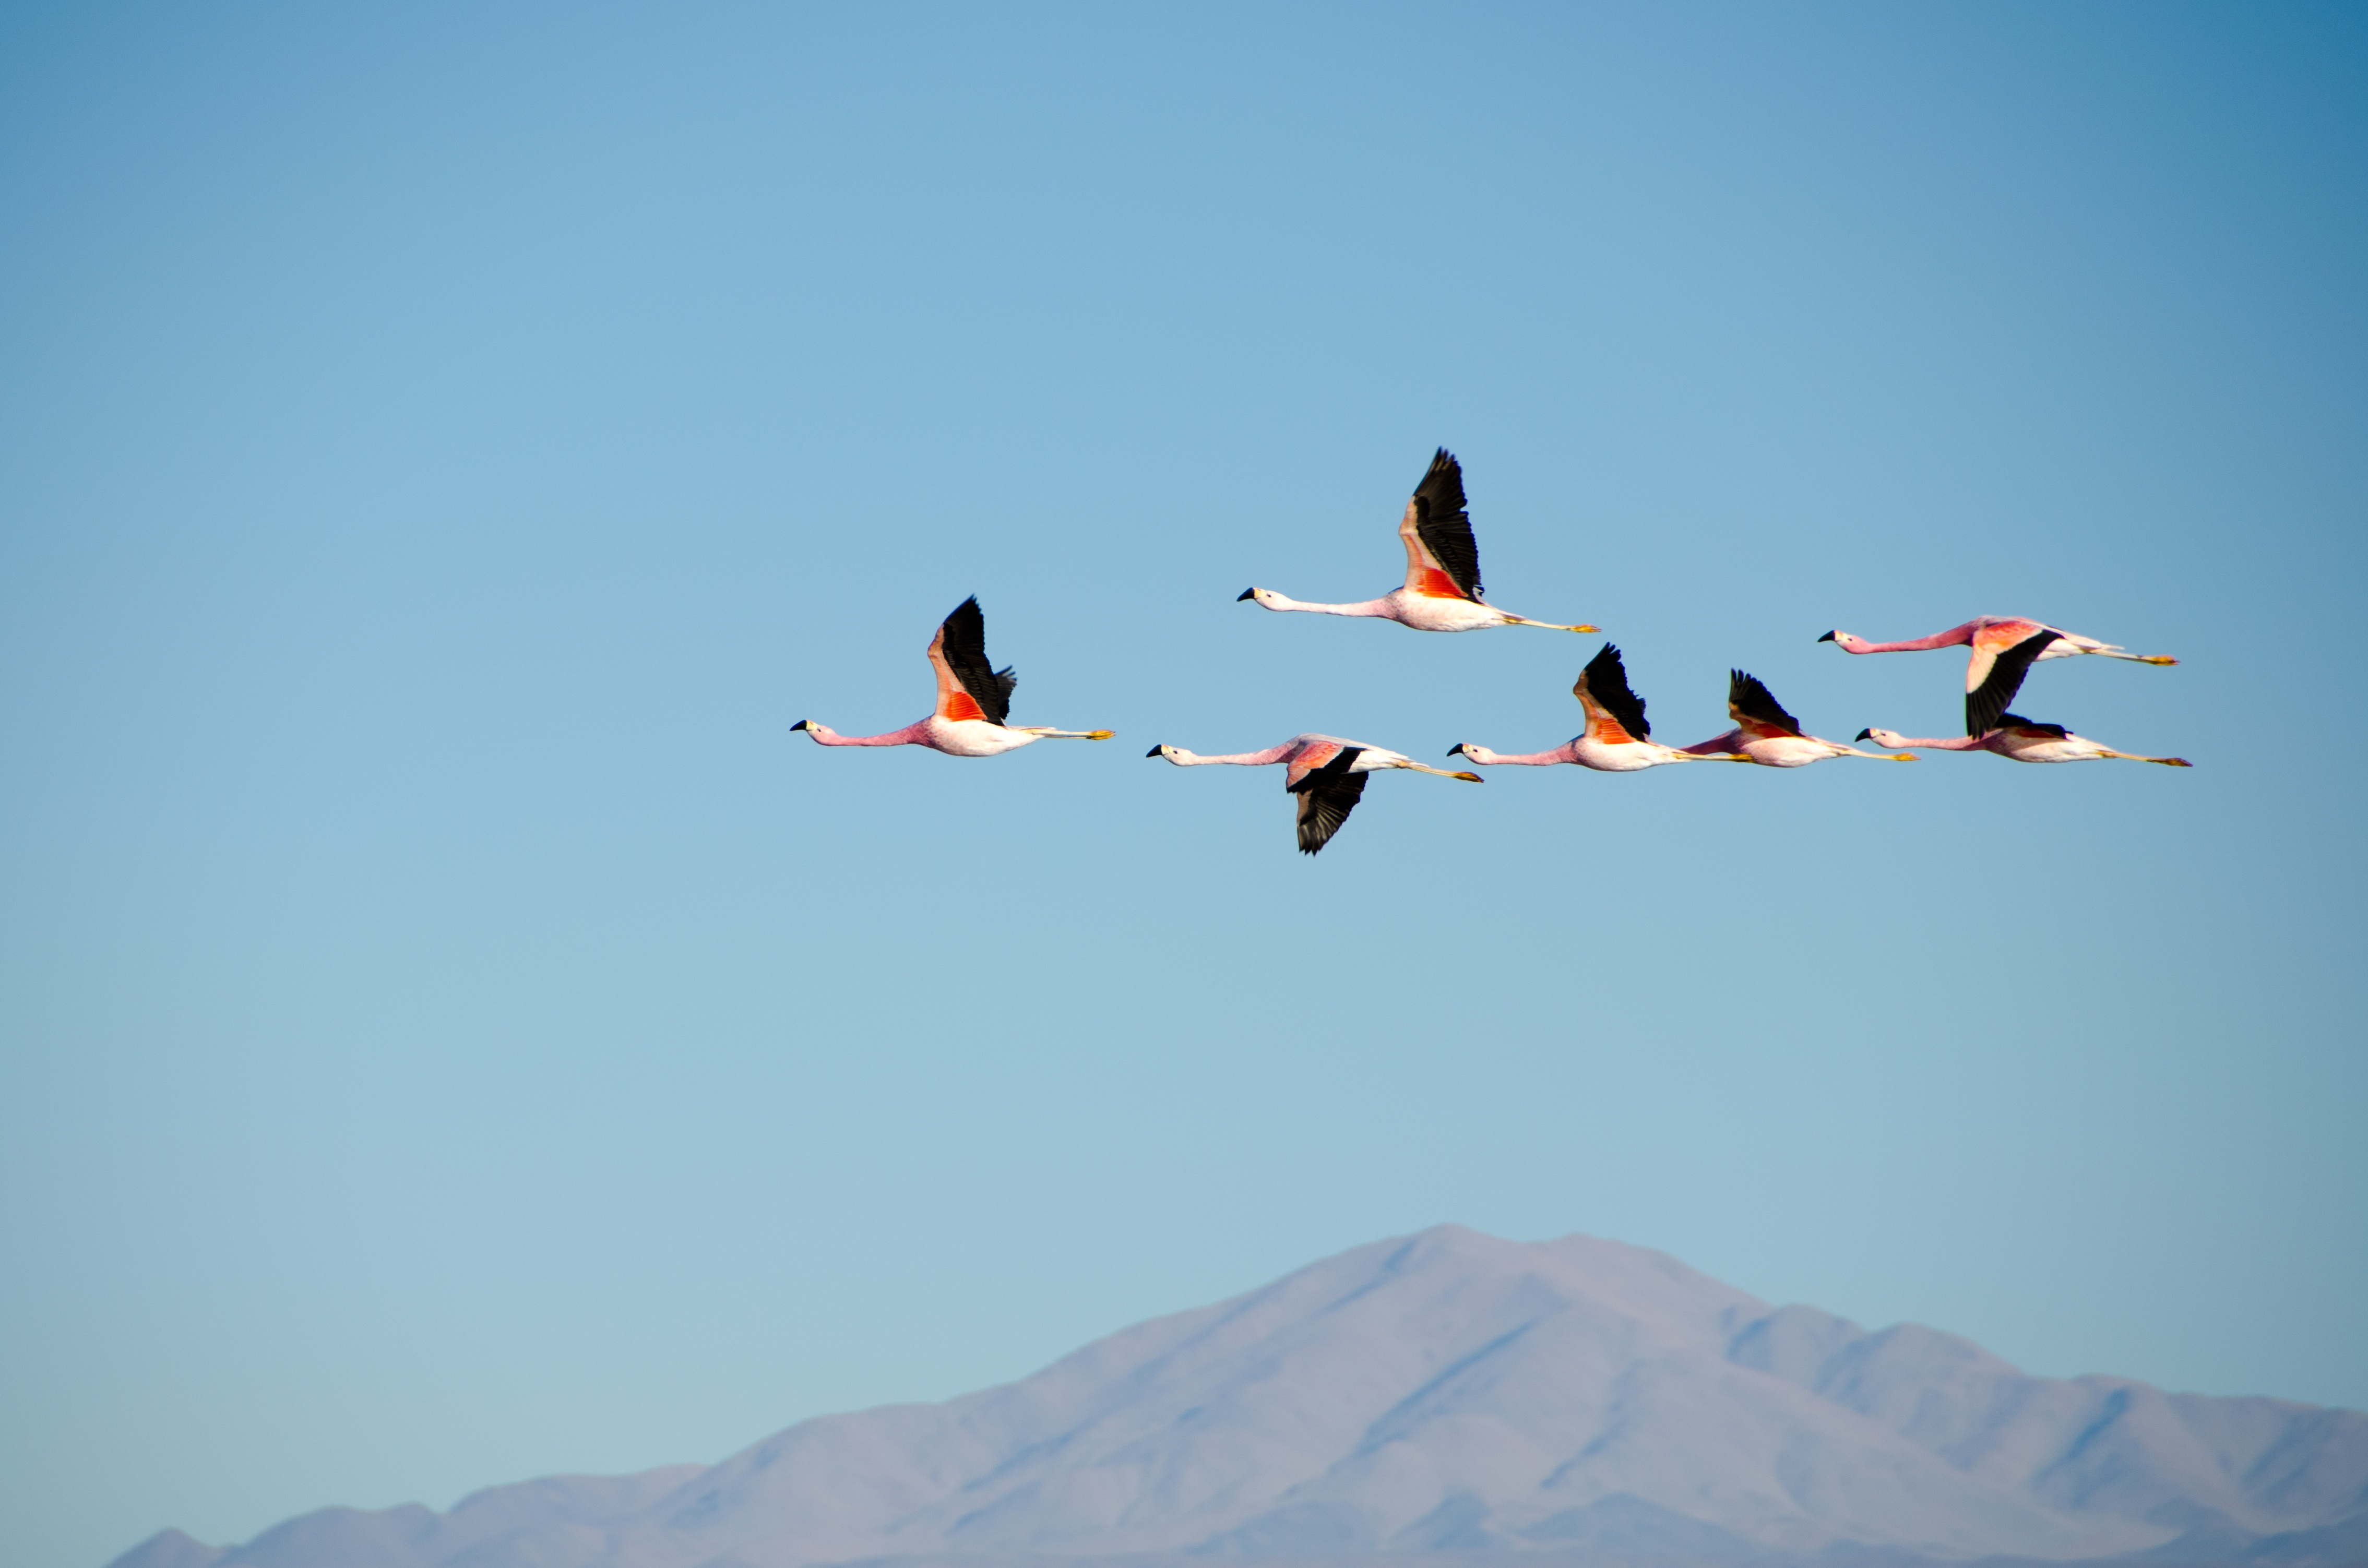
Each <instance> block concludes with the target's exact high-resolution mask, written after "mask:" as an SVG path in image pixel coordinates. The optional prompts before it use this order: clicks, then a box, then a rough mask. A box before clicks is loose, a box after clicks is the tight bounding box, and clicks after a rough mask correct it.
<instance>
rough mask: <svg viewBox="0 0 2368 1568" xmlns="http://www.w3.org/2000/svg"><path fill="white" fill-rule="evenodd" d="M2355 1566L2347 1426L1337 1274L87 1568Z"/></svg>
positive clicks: (1349, 1263) (1605, 1283) (1814, 1335)
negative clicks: (960, 1370) (683, 1434)
mask: <svg viewBox="0 0 2368 1568" xmlns="http://www.w3.org/2000/svg"><path fill="white" fill-rule="evenodd" d="M1439 1551H1450V1552H1453V1553H1456V1554H1458V1555H1459V1556H1462V1557H1468V1556H1469V1555H1471V1554H1474V1553H1481V1554H1487V1555H1492V1556H1494V1555H1519V1556H1520V1557H1521V1558H1522V1559H1523V1560H1524V1562H1530V1561H1532V1560H1535V1561H1538V1562H1545V1561H1549V1560H1553V1559H1557V1558H1560V1557H1563V1556H1565V1555H1567V1554H1568V1553H1570V1552H1573V1551H1577V1552H1579V1553H1582V1554H1592V1555H1593V1556H1594V1557H1595V1558H1598V1559H1602V1560H1609V1559H1610V1558H1611V1557H1613V1556H1627V1555H1633V1556H1642V1557H1651V1558H1656V1559H1660V1560H1664V1561H1668V1560H1675V1559H1699V1560H1704V1561H1724V1562H1735V1561H1738V1560H1743V1559H1765V1560H1770V1561H1774V1560H1779V1559H1807V1558H1811V1557H1816V1558H1819V1559H1827V1558H1833V1557H1835V1556H1836V1554H1839V1555H1840V1556H1842V1557H1850V1556H1851V1555H1852V1554H1862V1553H1866V1552H1870V1551H1871V1552H1875V1553H1878V1554H1882V1553H1890V1554H1895V1555H1896V1554H1905V1555H1906V1556H1907V1558H1912V1559H1918V1560H1941V1561H1958V1562H1964V1561H1972V1560H1978V1559H1985V1558H2013V1559H2023V1560H2030V1561H2047V1562H2066V1561H2095V1562H2102V1561H2107V1560H2116V1559H2123V1560H2135V1559H2141V1558H2143V1559H2146V1560H2147V1561H2150V1562H2165V1563H2170V1562H2231V1563H2233V1562H2240V1561H2245V1562H2278V1563H2281V1564H2290V1565H2291V1568H2319V1565H2321V1564H2327V1563H2336V1562H2346V1563H2348V1562H2368V1415H2362V1414H2360V1413H2358V1412H2351V1411H2340V1410H2328V1409H2325V1408H2322V1407H2318V1406H2313V1405H2305V1404H2297V1403H2291V1402H2286V1401H2279V1400H2268V1399H2214V1398H2209V1397H2206V1396H2202V1395H2193V1394H2170V1393H2165V1392H2162V1391H2160V1390H2157V1389H2154V1388H2152V1387H2150V1386H2148V1385H2146V1384H2144V1383H2139V1382H2135V1381H2131V1380H2127V1379H2118V1378H2110V1377H2102V1376H2089V1377H2083V1378H2074V1379H2061V1380H2055V1379H2043V1378H2032V1377H2030V1376H2028V1375H2027V1374H2024V1373H2022V1372H2021V1371H2019V1370H2017V1369H2015V1368H2013V1367H2012V1366H2010V1365H2009V1364H2008V1363H2007V1362H2005V1361H2003V1360H2001V1359H1999V1358H1997V1357H1995V1356H1992V1355H1990V1354H1989V1353H1988V1352H1987V1351H1985V1350H1983V1349H1982V1348H1981V1347H1980V1346H1976V1345H1975V1344H1973V1343H1972V1342H1971V1341H1968V1340H1964V1339H1962V1338H1959V1337H1957V1336H1955V1335H1948V1334H1944V1333H1941V1332H1940V1331H1938V1330H1933V1329H1929V1328H1924V1327H1922V1326H1920V1325H1916V1324H1899V1325H1895V1326H1893V1327H1891V1328H1886V1329H1883V1330H1879V1331H1873V1332H1870V1331H1868V1330H1865V1329H1862V1328H1861V1327H1859V1326H1858V1325H1857V1324H1851V1323H1849V1322H1848V1321H1847V1320H1844V1319H1841V1318H1838V1317H1835V1316H1833V1315H1832V1314H1829V1313H1826V1312H1819V1311H1818V1310H1817V1309H1816V1308H1813V1307H1805V1306H1797V1305H1795V1306H1784V1307H1771V1306H1770V1305H1769V1304H1768V1303H1767V1302H1765V1301H1759V1299H1757V1298H1755V1297H1753V1296H1750V1295H1749V1294H1748V1293H1747V1292H1744V1291H1741V1290H1736V1289H1735V1288H1734V1287H1732V1286H1728V1285H1725V1284H1723V1283H1721V1282H1720V1281H1718V1280H1715V1279H1713V1278H1710V1277H1708V1276H1706V1275H1702V1274H1701V1273H1699V1272H1697V1271H1695V1270H1693V1269H1691V1268H1689V1267H1686V1266H1685V1265H1684V1264H1682V1263H1680V1262H1679V1261H1678V1260H1677V1259H1675V1258H1672V1257H1669V1256H1667V1255H1665V1254H1661V1253H1657V1252H1654V1251H1651V1250H1650V1249H1646V1248H1642V1247H1634V1246H1629V1245H1626V1244H1621V1243H1616V1242H1607V1241H1600V1240H1598V1239H1595V1238H1592V1237H1586V1236H1569V1237H1564V1238H1561V1239H1559V1240H1556V1241H1552V1242H1538V1243H1513V1242H1505V1241H1500V1240H1497V1239H1496V1238H1493V1237H1488V1236H1485V1235H1482V1234H1480V1233H1476V1232H1472V1231H1468V1230H1464V1229H1463V1228H1462V1227H1458V1226H1440V1227H1435V1228H1433V1229H1431V1230H1428V1231H1424V1232H1421V1233H1417V1234H1416V1235H1413V1236H1408V1237H1400V1238H1394V1239H1391V1240H1388V1241H1383V1242H1377V1243H1372V1244H1368V1245H1365V1246H1362V1247H1357V1248H1352V1249H1350V1250H1349V1251H1348V1252H1345V1253H1342V1254H1339V1255H1338V1256H1334V1257H1331V1258H1326V1259H1324V1260H1321V1261H1319V1262H1317V1263H1315V1264H1312V1265H1310V1266H1308V1267H1305V1268H1302V1269H1299V1270H1297V1271H1295V1272H1293V1273H1292V1274H1289V1275H1286V1276H1284V1277H1283V1278H1281V1279H1278V1280H1275V1281H1273V1282H1272V1283H1270V1284H1269V1285H1266V1286H1264V1287H1261V1288H1259V1289H1258V1290H1251V1291H1249V1292H1247V1293H1245V1294H1243V1295H1240V1296H1236V1297H1234V1298H1231V1299H1230V1300H1227V1301H1219V1302H1216V1303H1212V1304H1211V1305H1209V1306H1204V1307H1200V1308H1194V1309H1191V1310H1189V1311H1187V1312H1178V1313H1174V1314H1170V1315H1168V1316H1166V1317H1160V1318H1154V1319H1152V1320H1149V1321H1148V1322H1146V1323H1142V1324H1135V1325H1133V1327H1131V1328H1126V1329H1121V1330H1120V1331H1119V1332H1117V1333H1116V1334H1112V1335H1107V1336H1105V1337H1103V1338H1101V1339H1099V1340H1096V1341H1094V1342H1092V1343H1091V1344H1089V1345H1087V1346H1083V1347H1081V1348H1080V1349H1078V1350H1076V1351H1075V1352H1072V1353H1071V1354H1070V1355H1068V1356H1065V1357H1063V1358H1060V1359H1058V1360H1056V1361H1054V1362H1053V1363H1052V1364H1051V1365H1050V1366H1048V1367H1046V1368H1044V1369H1042V1370H1040V1371H1038V1372H1036V1373H1034V1374H1033V1375H1031V1376H1030V1377H1027V1378H1023V1379H1020V1380H1019V1381H1016V1382H1013V1383H1008V1384H1004V1385H1001V1386H999V1387H996V1388H991V1389H986V1390H982V1391H980V1392H975V1393H972V1394H966V1395H963V1396H962V1397H960V1398H957V1399H954V1400H951V1401H948V1402H945V1403H941V1404H905V1405H888V1406H882V1407H879V1408H877V1409H873V1410H868V1411H862V1412H857V1413H852V1414H848V1415H825V1416H821V1417H817V1418H815V1419H814V1420H811V1421H806V1422H801V1423H799V1424H798V1425H796V1426H791V1427H789V1428H787V1429H786V1430H784V1431H782V1432H780V1433H777V1434H775V1435H774V1436H772V1437H768V1438H766V1439H764V1440H762V1441H760V1442H758V1443H757V1444H754V1445H752V1446H751V1447H750V1448H748V1449H744V1450H743V1451H742V1452H740V1453H738V1454H735V1455H733V1456H731V1457H730V1458H727V1459H726V1460H723V1461H722V1462H721V1463H719V1464H716V1465H713V1466H707V1467H700V1466H688V1467H669V1468H667V1469H665V1470H659V1471H645V1472H643V1473H642V1474H641V1475H638V1476H628V1477H609V1478H588V1477H554V1478H547V1479H545V1480H542V1481H536V1482H527V1483H518V1485H514V1486H507V1487H494V1488H488V1489H486V1490H484V1491H481V1492H478V1493H474V1494H471V1495H470V1496H469V1497H467V1498H464V1499H462V1500H461V1502H460V1503H459V1504H456V1505H455V1506H453V1507H452V1509H450V1511H449V1512H447V1513H444V1514H437V1513H435V1512H433V1511H432V1510H428V1509H426V1508H423V1507H420V1506H417V1505H407V1506H404V1507H402V1508H397V1509H387V1510H379V1511H376V1512H372V1513H364V1512H361V1511H359V1510H352V1509H343V1510H339V1509H326V1510H322V1511H320V1512H317V1513H314V1514H311V1515H305V1516H302V1517H299V1518H296V1519H291V1520H289V1521H287V1522H286V1523H284V1524H282V1525H279V1526H277V1527H275V1528H273V1529H271V1530H268V1531H266V1532H265V1533H264V1534H263V1535H260V1536H258V1537H256V1539H255V1540H252V1541H249V1542H246V1543H245V1544H244V1545H241V1546H236V1547H205V1546H202V1545H201V1544H200V1543H198V1542H195V1541H193V1540H189V1539H188V1537H187V1536H184V1535H180V1534H179V1533H178V1532H165V1534H163V1535H159V1536H157V1537H154V1538H152V1539H151V1540H149V1541H148V1542H145V1543H142V1545H141V1546H139V1547H136V1548H134V1549H133V1550H132V1551H131V1552H129V1553H127V1554H125V1555H124V1556H123V1557H121V1558H119V1559H118V1560H117V1562H116V1563H115V1565H114V1568H815V1565H820V1564H825V1563H834V1562H891V1561H894V1562H919V1561H921V1560H923V1559H928V1558H935V1557H938V1556H942V1555H947V1554H951V1555H954V1556H958V1557H960V1558H961V1559H962V1561H963V1562H969V1563H979V1562H981V1561H982V1560H983V1559H989V1558H1002V1559H1006V1560H1008V1561H1011V1562H1017V1561H1019V1560H1020V1559H1023V1558H1025V1559H1037V1558H1047V1559H1053V1560H1058V1561H1061V1562H1069V1563H1080V1562H1084V1561H1087V1560H1111V1561H1115V1560H1118V1559H1125V1560H1128V1561H1130V1562H1133V1561H1136V1560H1140V1561H1141V1562H1144V1564H1146V1565H1148V1564H1149V1563H1151V1562H1154V1561H1155V1560H1156V1559H1162V1558H1167V1557H1178V1558H1179V1559H1180V1557H1181V1556H1185V1555H1189V1556H1191V1557H1193V1558H1196V1559H1200V1558H1205V1557H1207V1556H1210V1555H1224V1556H1246V1557H1267V1558H1274V1557H1292V1558H1302V1559H1308V1560H1314V1559H1317V1558H1322V1557H1338V1556H1341V1555H1342V1554H1349V1555H1350V1556H1372V1555H1389V1556H1391V1558H1392V1561H1393V1562H1398V1561H1399V1560H1400V1558H1401V1556H1405V1557H1406V1558H1407V1560H1409V1561H1410V1560H1411V1556H1412V1555H1414V1554H1422V1553H1430V1552H1439Z"/></svg>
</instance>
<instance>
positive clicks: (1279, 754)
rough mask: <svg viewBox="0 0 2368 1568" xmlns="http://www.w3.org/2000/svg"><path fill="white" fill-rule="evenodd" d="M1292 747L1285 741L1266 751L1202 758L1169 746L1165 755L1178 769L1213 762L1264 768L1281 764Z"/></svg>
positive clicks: (1177, 747)
mask: <svg viewBox="0 0 2368 1568" xmlns="http://www.w3.org/2000/svg"><path fill="white" fill-rule="evenodd" d="M1291 748H1292V742H1290V741H1285V742H1283V743H1282V744H1281V745H1279V746H1269V747H1267V748H1266V750H1264V751H1237V752H1234V753H1232V754H1230V755H1229V756H1200V755H1199V754H1197V753H1194V752H1189V751H1186V750H1185V749H1184V748H1183V747H1182V746H1169V747H1168V748H1167V752H1166V754H1165V755H1166V756H1167V760H1168V761H1170V762H1172V763H1174V764H1175V765H1176V766H1177V767H1201V766H1203V765H1205V764H1208V763H1212V762H1230V763H1235V764H1237V765H1239V766H1241V767H1265V766H1266V765H1267V764H1268V763H1271V762H1281V761H1282V760H1283V759H1284V758H1285V757H1287V756H1290V755H1291Z"/></svg>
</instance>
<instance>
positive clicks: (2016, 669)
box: [1965, 627, 2056, 735]
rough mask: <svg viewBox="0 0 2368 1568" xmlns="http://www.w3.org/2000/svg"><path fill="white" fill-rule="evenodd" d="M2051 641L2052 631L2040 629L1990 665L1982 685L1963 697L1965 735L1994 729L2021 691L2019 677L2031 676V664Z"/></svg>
mask: <svg viewBox="0 0 2368 1568" xmlns="http://www.w3.org/2000/svg"><path fill="white" fill-rule="evenodd" d="M2055 637H2056V633H2055V628H2053V627H2043V628H2041V629H2040V630H2039V631H2035V632H2033V633H2032V635H2030V636H2028V637H2026V638H2024V639H2023V640H2022V641H2021V642H2017V643H2016V644H2015V645H2014V646H2013V647H2011V648H2009V649H2007V650H2006V651H2005V652H2004V653H2000V654H1998V657H1997V658H1995V659H1992V660H1991V661H1990V670H1989V674H1987V676H1983V677H1982V684H1981V685H1979V686H1977V687H1974V689H1973V690H1971V691H1969V692H1967V693H1965V733H1967V734H1969V735H1987V734H1988V733H1990V732H1991V731H1992V730H1995V729H1997V728H1998V722H1999V721H2000V720H2001V719H2003V718H2005V716H2006V710H2007V708H2008V706H2009V704H2011V703H2012V702H2013V701H2014V694H2015V693H2016V692H2018V691H2021V689H2022V677H2023V676H2027V675H2029V674H2030V673H2031V664H2032V660H2034V659H2036V658H2038V657H2039V655H2040V654H2042V653H2045V652H2047V645H2048V644H2049V643H2050V642H2055Z"/></svg>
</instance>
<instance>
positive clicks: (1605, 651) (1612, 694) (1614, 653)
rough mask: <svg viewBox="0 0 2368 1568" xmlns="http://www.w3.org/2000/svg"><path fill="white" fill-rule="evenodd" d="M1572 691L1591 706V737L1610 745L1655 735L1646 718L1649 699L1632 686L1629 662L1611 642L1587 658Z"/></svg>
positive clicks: (1588, 720) (1582, 703) (1589, 729)
mask: <svg viewBox="0 0 2368 1568" xmlns="http://www.w3.org/2000/svg"><path fill="white" fill-rule="evenodd" d="M1570 694H1571V695H1572V696H1573V697H1576V698H1577V699H1578V703H1579V706H1580V707H1582V708H1584V709H1586V710H1587V733H1588V735H1589V736H1590V737H1591V738H1593V739H1595V740H1597V741H1600V742H1602V743H1603V744H1606V745H1619V744H1622V742H1625V741H1645V740H1650V739H1652V738H1653V726H1652V725H1650V724H1648V723H1646V722H1645V699H1643V698H1641V697H1639V696H1637V695H1636V694H1635V693H1634V691H1631V690H1630V689H1629V688H1628V669H1627V666H1626V665H1622V663H1621V662H1620V650H1619V649H1617V648H1615V647H1613V646H1612V645H1611V643H1609V642H1606V643H1605V644H1604V645H1603V648H1602V651H1601V652H1600V653H1597V654H1596V655H1595V657H1593V658H1591V659H1589V660H1588V661H1587V667H1586V668H1585V669H1583V670H1581V671H1579V672H1578V684H1577V685H1576V686H1574V687H1571V688H1570Z"/></svg>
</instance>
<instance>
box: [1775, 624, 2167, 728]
mask: <svg viewBox="0 0 2368 1568" xmlns="http://www.w3.org/2000/svg"><path fill="white" fill-rule="evenodd" d="M2041 631H2044V632H2046V633H2047V634H2048V637H2049V641H2048V642H2046V643H2045V644H2044V645H2043V646H2042V647H2041V649H2040V651H2039V653H2038V654H2037V657H2038V658H2041V659H2069V658H2074V657H2077V656H2078V655H2079V654H2082V653H2096V654H2099V655H2100V656H2102V657H2104V658H2108V659H2127V660H2128V661H2129V662H2130V663H2132V664H2135V665H2175V664H2177V663H2179V661H2178V660H2177V659H2174V658H2172V657H2170V655H2169V654H2168V653H2128V652H2126V651H2124V650H2123V647H2122V645H2121V644H2120V643H2118V642H2098V641H2097V640H2096V639H2095V638H2094V637H2083V636H2080V635H2079V634H2078V632H2072V631H2065V630H2064V629H2063V628H2062V627H2060V626H2050V625H2048V624H2047V623H2046V622H2045V621H2044V620H2024V619H2021V618H2020V617H2016V616H2004V615H1977V616H1975V617H1974V619H1971V620H1969V621H1967V622H1965V624H1964V625H1963V626H1952V627H1951V628H1949V630H1948V631H1935V632H1934V633H1932V635H1931V636H1930V637H1918V638H1917V639H1915V640H1914V641H1912V642H1868V641H1867V640H1866V639H1865V638H1863V637H1858V636H1853V635H1852V634H1850V632H1847V631H1828V632H1827V633H1826V634H1825V635H1824V636H1823V637H1820V638H1818V639H1817V641H1818V642H1831V643H1833V644H1834V645H1835V646H1836V647H1838V648H1839V649H1840V650H1841V651H1842V652H1843V653H1917V652H1918V651H1920V650H1922V649H1926V648H1954V647H1957V646H1958V645H1959V644H1961V643H1964V644H1971V646H1972V648H1973V650H1974V651H1973V653H1971V654H1970V655H1968V656H1967V658H1966V660H1965V693H1966V696H1965V729H1966V731H1967V733H1972V734H1979V733H1982V732H1983V731H1985V730H1987V729H1988V728H1989V727H1990V726H1991V725H1993V724H1995V723H1997V722H1998V715H1999V714H2000V713H2003V712H2005V711H2006V705H2005V704H2004V703H2000V704H1999V705H1998V707H1997V708H1995V709H1991V710H1988V711H1987V712H1977V711H1976V710H1975V707H1974V699H1973V694H1974V693H1975V692H1976V691H1979V690H1980V689H1981V687H1982V683H1983V682H1984V681H1987V679H1989V676H1990V666H1991V665H1992V663H1993V662H1994V661H1995V660H1996V659H1997V658H1998V655H1999V654H2000V653H2005V652H2006V651H2007V650H2008V649H2009V648H2011V647H2013V646H2014V645H2015V644H2016V643H2018V642H2022V641H2024V640H2025V639H2027V638H2029V637H2031V636H2032V634H2033V633H2035V632H2041Z"/></svg>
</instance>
